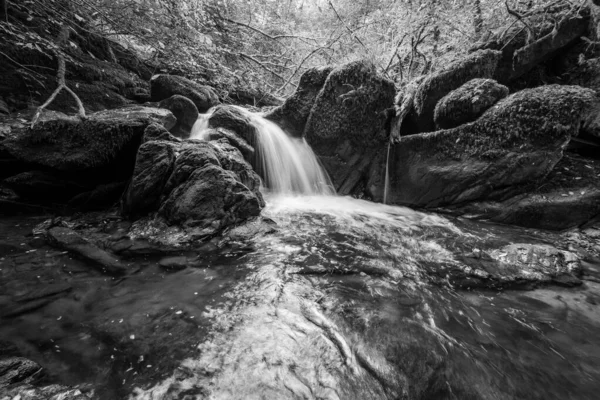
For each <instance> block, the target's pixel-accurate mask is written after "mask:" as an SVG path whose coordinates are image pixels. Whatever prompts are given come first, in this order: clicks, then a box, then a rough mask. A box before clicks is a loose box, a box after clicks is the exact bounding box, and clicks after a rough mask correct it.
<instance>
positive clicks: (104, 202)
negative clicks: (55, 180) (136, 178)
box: [67, 182, 127, 211]
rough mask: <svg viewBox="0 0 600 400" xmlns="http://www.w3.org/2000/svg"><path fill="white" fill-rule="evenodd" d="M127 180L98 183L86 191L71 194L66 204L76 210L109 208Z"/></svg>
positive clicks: (117, 200)
mask: <svg viewBox="0 0 600 400" xmlns="http://www.w3.org/2000/svg"><path fill="white" fill-rule="evenodd" d="M126 187H127V182H112V183H107V184H103V185H98V186H96V187H95V188H94V189H92V190H89V191H87V192H83V193H79V194H77V195H76V196H73V197H72V198H71V199H70V200H69V202H68V203H67V205H68V206H69V207H70V208H72V209H76V210H81V211H91V210H101V209H105V208H109V207H111V206H113V205H115V204H118V202H119V200H120V198H121V195H122V194H123V192H124V191H125V188H126Z"/></svg>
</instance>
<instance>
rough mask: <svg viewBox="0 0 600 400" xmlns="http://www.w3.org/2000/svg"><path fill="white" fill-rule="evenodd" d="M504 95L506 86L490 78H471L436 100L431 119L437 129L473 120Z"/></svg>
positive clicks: (506, 92) (506, 94)
mask: <svg viewBox="0 0 600 400" xmlns="http://www.w3.org/2000/svg"><path fill="white" fill-rule="evenodd" d="M506 96H508V88H507V87H506V86H504V85H500V84H498V82H496V81H494V80H492V79H472V80H470V81H469V82H467V83H465V84H464V85H462V86H461V87H459V88H458V89H456V90H453V91H451V92H450V93H448V94H447V95H446V96H444V97H442V99H441V100H440V101H438V103H437V105H436V106H435V111H434V116H433V120H434V122H435V125H436V127H437V128H438V129H449V128H454V127H457V126H459V125H462V124H465V123H467V122H472V121H475V120H476V119H477V118H479V117H480V116H481V115H482V114H483V113H484V112H485V111H486V110H487V109H488V108H490V107H491V106H493V105H494V104H496V103H497V102H498V101H499V100H501V99H503V98H505V97H506Z"/></svg>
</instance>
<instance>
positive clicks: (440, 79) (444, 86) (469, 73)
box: [396, 50, 501, 133]
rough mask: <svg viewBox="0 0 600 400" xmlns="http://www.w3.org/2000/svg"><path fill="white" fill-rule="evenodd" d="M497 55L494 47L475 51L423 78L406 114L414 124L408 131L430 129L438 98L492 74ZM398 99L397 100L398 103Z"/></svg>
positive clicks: (432, 128) (432, 125) (490, 76)
mask: <svg viewBox="0 0 600 400" xmlns="http://www.w3.org/2000/svg"><path fill="white" fill-rule="evenodd" d="M500 55H501V53H500V52H499V51H495V50H481V51H477V52H475V53H472V54H469V55H468V56H466V57H464V58H462V59H460V60H458V61H456V62H454V63H451V64H450V65H448V66H446V67H445V68H443V69H441V70H440V71H436V72H433V73H432V74H430V75H428V76H427V77H426V78H424V79H423V80H422V81H421V82H420V84H419V85H418V86H417V88H416V91H415V93H414V100H413V102H412V103H413V104H412V110H411V113H410V114H409V115H408V116H407V117H408V118H411V119H412V121H411V125H412V126H414V131H413V132H410V133H418V132H430V131H433V130H434V129H435V124H434V121H433V115H434V110H435V106H436V105H437V103H438V101H440V100H441V99H442V97H444V96H446V95H447V94H448V93H450V92H451V91H452V90H455V89H458V88H459V87H461V86H462V85H464V84H465V83H467V82H468V81H470V80H472V79H475V78H492V77H493V76H494V71H495V70H496V65H497V64H498V60H499V59H500ZM401 101H402V99H397V100H396V102H397V103H398V102H401Z"/></svg>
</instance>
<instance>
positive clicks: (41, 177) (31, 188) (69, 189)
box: [4, 171, 89, 204]
mask: <svg viewBox="0 0 600 400" xmlns="http://www.w3.org/2000/svg"><path fill="white" fill-rule="evenodd" d="M4 184H5V185H6V186H8V187H9V188H11V189H12V190H13V191H14V192H15V193H17V194H18V195H19V197H20V198H22V199H24V200H31V201H35V202H37V203H43V204H46V203H64V202H67V201H68V200H69V199H71V198H72V197H73V196H75V195H77V194H79V193H81V192H82V191H84V190H87V189H89V187H87V186H85V184H83V183H79V182H74V181H71V180H69V179H64V178H62V177H61V176H60V175H57V174H53V173H50V172H45V171H28V172H22V173H20V174H17V175H14V176H11V177H10V178H8V179H5V180H4Z"/></svg>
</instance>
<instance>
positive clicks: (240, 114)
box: [208, 105, 258, 147]
mask: <svg viewBox="0 0 600 400" xmlns="http://www.w3.org/2000/svg"><path fill="white" fill-rule="evenodd" d="M208 126H209V127H210V128H225V129H228V130H230V131H233V132H235V133H236V134H237V135H238V136H239V137H241V138H242V139H243V140H244V141H246V143H248V144H249V145H250V146H253V147H254V145H255V143H256V135H257V134H258V133H257V131H256V128H255V127H254V125H253V124H252V121H251V119H250V116H249V114H248V113H247V112H245V110H244V109H241V108H239V107H237V106H230V105H222V106H218V107H216V108H215V109H214V111H213V113H212V115H211V116H210V118H209V119H208Z"/></svg>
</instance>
